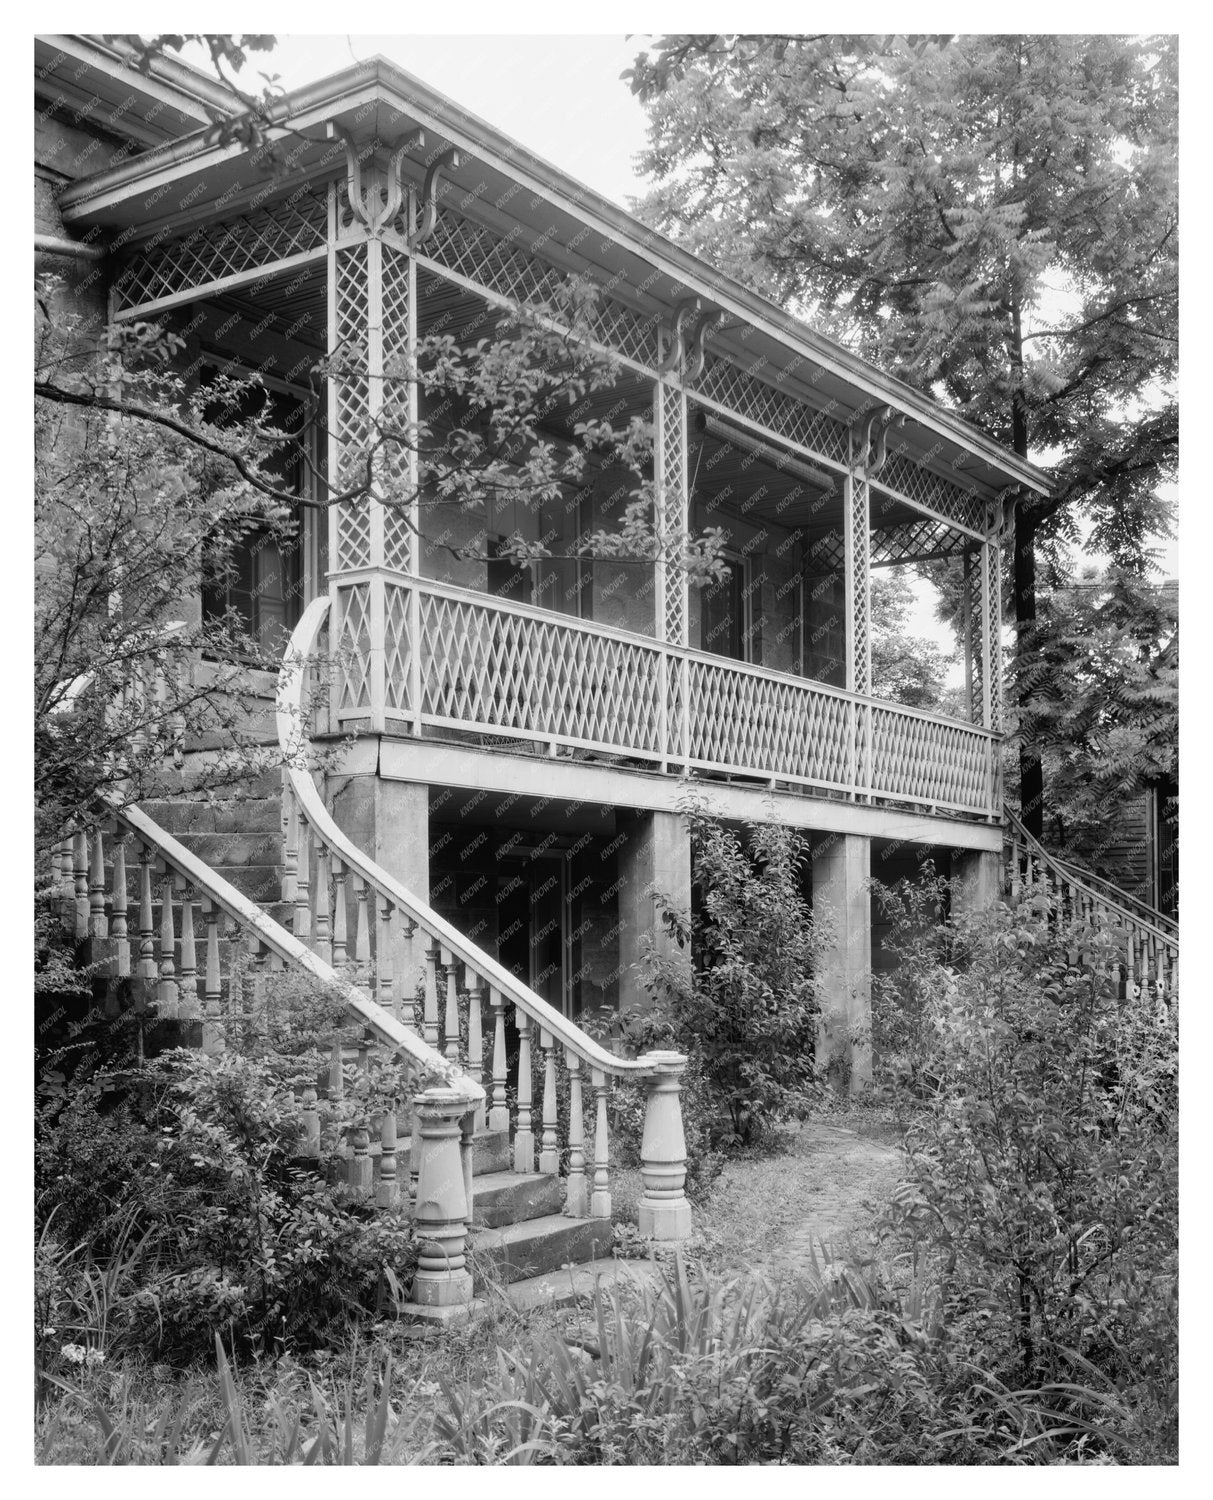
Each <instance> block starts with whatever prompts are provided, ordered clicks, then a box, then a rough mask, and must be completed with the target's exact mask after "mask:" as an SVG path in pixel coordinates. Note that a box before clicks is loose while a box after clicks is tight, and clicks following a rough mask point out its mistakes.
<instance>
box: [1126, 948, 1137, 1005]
mask: <svg viewBox="0 0 1213 1500" xmlns="http://www.w3.org/2000/svg"><path fill="white" fill-rule="evenodd" d="M1133 957H1134V955H1133V934H1132V933H1131V932H1127V933H1125V999H1126V1000H1132V999H1134V998H1135V997H1136V995H1137V983H1136V971H1135V968H1134V963H1133Z"/></svg>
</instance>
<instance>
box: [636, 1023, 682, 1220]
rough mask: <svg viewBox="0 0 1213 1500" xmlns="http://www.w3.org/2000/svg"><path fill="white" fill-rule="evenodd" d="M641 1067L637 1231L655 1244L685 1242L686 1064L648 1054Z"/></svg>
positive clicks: (672, 1055) (673, 1055) (677, 1057)
mask: <svg viewBox="0 0 1213 1500" xmlns="http://www.w3.org/2000/svg"><path fill="white" fill-rule="evenodd" d="M641 1061H642V1062H644V1063H647V1064H649V1065H650V1066H651V1068H652V1072H651V1073H650V1074H649V1075H648V1077H647V1079H646V1080H645V1081H646V1084H647V1087H648V1099H647V1101H646V1105H645V1112H644V1134H643V1135H642V1136H641V1140H640V1178H641V1181H642V1182H643V1183H644V1192H643V1194H642V1195H641V1198H640V1206H639V1212H638V1214H637V1225H638V1227H639V1229H640V1232H641V1234H643V1235H646V1236H650V1237H651V1238H653V1239H655V1240H685V1239H686V1238H687V1237H688V1236H689V1235H690V1233H691V1205H690V1204H689V1203H688V1202H687V1197H686V1192H685V1187H686V1177H687V1145H686V1138H685V1136H684V1134H683V1129H682V1103H681V1099H680V1097H679V1095H680V1093H681V1089H682V1074H683V1072H684V1070H685V1068H686V1065H687V1060H686V1058H685V1057H684V1056H683V1055H682V1054H681V1053H680V1052H650V1053H647V1054H646V1055H645V1056H644V1057H643V1058H641Z"/></svg>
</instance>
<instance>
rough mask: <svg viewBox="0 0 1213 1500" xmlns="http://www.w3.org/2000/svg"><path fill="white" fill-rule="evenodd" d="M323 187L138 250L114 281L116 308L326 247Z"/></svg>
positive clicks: (152, 299)
mask: <svg viewBox="0 0 1213 1500" xmlns="http://www.w3.org/2000/svg"><path fill="white" fill-rule="evenodd" d="M326 212H327V210H326V203H325V190H324V189H323V188H320V189H312V188H306V189H301V190H297V191H296V192H294V193H292V194H291V195H290V197H288V198H283V199H281V200H279V201H278V202H277V203H271V204H267V205H266V206H265V207H263V208H257V209H254V210H252V211H251V212H249V213H244V214H239V215H238V216H237V217H235V218H233V219H228V220H226V221H225V222H223V223H221V224H200V225H199V226H198V227H197V228H196V229H193V230H191V231H190V232H189V233H188V234H186V235H182V236H180V237H178V238H176V239H171V240H166V241H165V242H164V243H163V244H160V245H154V246H153V245H150V244H149V245H147V246H145V247H142V248H140V249H138V250H136V251H135V252H134V253H133V254H132V255H131V258H130V260H129V261H128V262H127V264H126V265H125V266H124V267H123V269H122V271H121V272H120V273H119V275H118V277H117V278H116V279H115V281H114V295H115V298H116V303H115V310H116V311H118V312H123V311H128V310H129V309H131V308H136V307H142V306H144V305H145V304H147V303H149V302H157V301H159V300H160V299H161V298H162V297H172V296H176V295H178V294H180V293H182V292H188V291H192V290H194V289H195V288H197V287H203V286H206V285H208V284H209V283H210V282H213V281H220V280H222V279H223V278H224V277H227V276H233V275H236V274H238V273H239V272H242V271H250V270H255V269H256V268H258V267H260V266H265V267H267V268H269V267H272V266H273V265H274V264H275V262H277V261H281V260H286V259H287V258H288V257H290V256H293V255H299V254H301V253H303V252H305V251H309V250H315V251H319V250H322V249H323V248H324V244H325V235H326Z"/></svg>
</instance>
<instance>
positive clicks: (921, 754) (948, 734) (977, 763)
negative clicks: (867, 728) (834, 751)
mask: <svg viewBox="0 0 1213 1500" xmlns="http://www.w3.org/2000/svg"><path fill="white" fill-rule="evenodd" d="M988 744H989V741H988V740H987V739H986V737H985V736H984V735H980V734H974V733H973V731H972V730H969V729H966V728H965V727H964V726H963V725H960V724H956V725H952V724H937V723H935V722H933V721H932V720H930V719H919V718H914V717H912V716H911V715H909V714H903V713H899V712H898V711H897V710H896V709H892V708H884V707H876V706H874V707H873V709H872V789H873V791H876V792H885V793H891V794H893V795H901V796H904V797H912V798H915V799H917V800H920V801H924V802H933V803H941V804H946V805H949V806H953V807H964V808H969V809H973V810H980V811H984V810H986V803H987V801H988V792H987V787H986V773H987V746H988Z"/></svg>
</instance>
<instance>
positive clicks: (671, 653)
mask: <svg viewBox="0 0 1213 1500" xmlns="http://www.w3.org/2000/svg"><path fill="white" fill-rule="evenodd" d="M376 588H377V582H376V580H374V579H373V578H372V577H371V576H370V575H369V574H368V575H366V576H359V575H356V574H348V575H342V577H341V578H340V579H339V580H338V582H337V585H336V595H337V616H336V618H335V620H334V622H333V641H334V645H335V647H336V659H337V663H338V670H337V674H336V680H335V683H334V686H333V690H332V710H333V714H334V717H335V719H336V720H337V722H338V723H339V724H341V723H351V722H354V721H359V720H361V721H364V722H365V721H370V722H371V723H372V725H376V724H377V725H378V726H379V727H384V728H391V727H392V726H393V724H394V725H395V726H396V727H398V728H400V729H402V730H407V731H411V732H414V733H418V732H421V731H422V729H423V728H425V727H433V728H437V729H453V730H461V731H472V732H481V733H484V732H488V733H491V734H493V735H494V736H498V735H499V736H501V737H502V738H503V739H505V740H517V741H529V742H531V743H537V744H540V745H542V746H544V747H545V748H546V749H547V750H548V752H549V753H550V754H552V755H557V754H559V753H560V752H561V750H562V749H565V750H566V751H583V752H588V753H591V754H596V755H602V756H615V757H619V758H622V759H627V760H633V761H641V762H649V763H651V764H653V765H654V766H655V767H656V768H660V769H668V768H669V767H670V766H677V767H679V768H681V767H687V768H690V769H694V770H701V771H706V772H716V773H723V774H732V775H742V776H751V777H754V778H757V779H761V780H766V781H769V782H772V783H774V782H785V783H790V784H793V785H796V786H803V787H806V788H812V789H816V790H818V791H821V792H826V793H833V794H836V795H842V796H845V797H848V798H851V799H854V800H859V801H870V800H873V799H879V800H880V801H882V802H885V801H887V802H895V803H904V804H907V805H908V806H910V807H913V808H915V809H918V810H924V809H929V810H933V811H939V812H949V813H966V814H978V815H981V816H985V817H993V816H998V815H999V814H1000V812H1001V801H1000V791H999V785H998V759H997V745H998V737H997V736H996V735H994V734H992V733H991V732H990V731H988V730H985V729H982V728H980V727H978V726H976V725H972V724H963V723H960V722H958V721H956V720H952V719H947V718H943V717H941V716H938V715H934V714H929V713H925V712H922V711H920V710H918V709H913V708H907V707H904V706H903V705H901V704H896V703H890V702H887V701H884V700H880V699H872V698H864V697H860V696H858V695H857V694H854V693H848V692H844V691H843V690H842V689H839V688H834V687H829V686H827V685H826V684H824V683H820V682H814V681H812V680H810V679H806V678H803V677H796V676H792V675H791V674H789V673H784V672H776V671H774V670H772V669H770V668H767V667H762V666H751V665H749V664H747V663H744V662H736V661H731V660H728V659H726V658H723V657H720V656H713V655H711V654H710V653H708V652H704V651H695V650H691V649H689V648H685V647H676V646H670V645H666V644H664V643H662V642H660V641H655V640H653V639H651V638H649V637H647V636H643V635H638V634H634V633H631V632H628V631H623V630H617V629H614V628H612V627H609V626H604V625H598V624H594V623H593V622H590V621H585V620H578V619H574V618H572V617H569V616H565V615H559V614H555V613H552V612H549V611H541V610H536V609H533V608H531V607H529V606H527V605H523V604H517V603H513V602H511V601H508V600H501V599H496V598H493V597H491V596H486V595H484V594H480V593H476V592H475V591H473V590H470V589H463V588H457V587H454V586H451V585H448V584H441V583H435V582H432V581H429V580H425V579H422V580H417V579H415V578H412V577H409V576H408V575H404V574H389V575H387V576H386V578H385V579H384V581H383V589H384V593H383V602H382V607H381V608H379V607H378V606H374V607H373V600H374V599H375V592H376Z"/></svg>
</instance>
